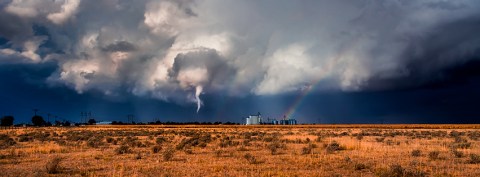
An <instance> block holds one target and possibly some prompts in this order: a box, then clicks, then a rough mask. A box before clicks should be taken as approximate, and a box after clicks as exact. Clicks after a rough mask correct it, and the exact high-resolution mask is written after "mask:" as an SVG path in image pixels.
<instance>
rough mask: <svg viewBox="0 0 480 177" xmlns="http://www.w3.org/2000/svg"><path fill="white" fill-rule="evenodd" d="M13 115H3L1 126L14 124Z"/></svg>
mask: <svg viewBox="0 0 480 177" xmlns="http://www.w3.org/2000/svg"><path fill="white" fill-rule="evenodd" d="M14 119H15V118H13V116H3V117H2V119H1V120H0V122H1V123H0V125H1V126H12V125H13V120H14Z"/></svg>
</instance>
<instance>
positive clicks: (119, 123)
mask: <svg viewBox="0 0 480 177" xmlns="http://www.w3.org/2000/svg"><path fill="white" fill-rule="evenodd" d="M112 125H240V124H239V123H235V122H219V121H217V122H172V121H167V122H160V121H156V122H147V123H135V122H132V123H124V122H122V121H113V122H112Z"/></svg>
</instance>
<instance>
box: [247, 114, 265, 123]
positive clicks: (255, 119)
mask: <svg viewBox="0 0 480 177" xmlns="http://www.w3.org/2000/svg"><path fill="white" fill-rule="evenodd" d="M245 122H246V123H245V125H260V124H262V115H261V114H260V112H258V114H257V115H251V116H248V117H247V118H246V120H245Z"/></svg>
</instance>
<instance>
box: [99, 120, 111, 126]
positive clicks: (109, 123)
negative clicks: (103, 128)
mask: <svg viewBox="0 0 480 177" xmlns="http://www.w3.org/2000/svg"><path fill="white" fill-rule="evenodd" d="M95 125H112V122H111V121H102V122H97V123H96V124H95Z"/></svg>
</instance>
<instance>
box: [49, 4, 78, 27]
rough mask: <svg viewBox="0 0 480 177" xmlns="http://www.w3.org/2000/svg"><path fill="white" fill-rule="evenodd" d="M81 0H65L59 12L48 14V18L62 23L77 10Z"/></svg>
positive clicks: (56, 22)
mask: <svg viewBox="0 0 480 177" xmlns="http://www.w3.org/2000/svg"><path fill="white" fill-rule="evenodd" d="M79 4H80V0H65V2H64V4H63V5H62V7H61V10H60V11H59V12H55V13H50V14H48V16H47V18H48V19H49V20H50V21H52V22H53V23H55V24H62V23H64V22H65V21H66V20H67V19H68V18H70V17H71V16H72V15H74V14H75V13H76V12H77V8H78V5H79Z"/></svg>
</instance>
